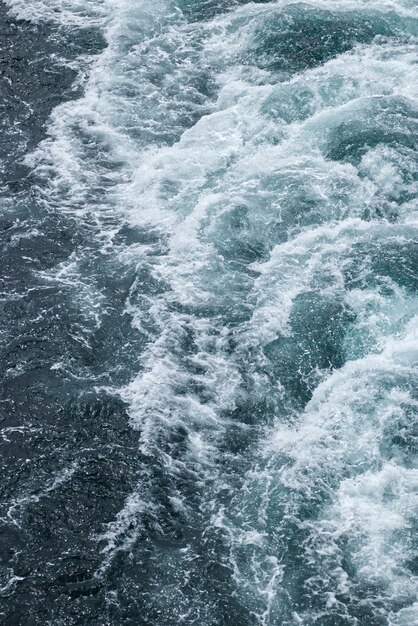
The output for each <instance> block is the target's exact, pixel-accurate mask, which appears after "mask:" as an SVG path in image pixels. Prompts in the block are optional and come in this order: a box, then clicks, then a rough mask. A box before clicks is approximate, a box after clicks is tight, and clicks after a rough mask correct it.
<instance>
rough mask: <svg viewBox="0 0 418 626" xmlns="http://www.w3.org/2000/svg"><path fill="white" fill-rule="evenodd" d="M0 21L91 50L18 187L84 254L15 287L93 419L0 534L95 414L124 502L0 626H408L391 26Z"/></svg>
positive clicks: (410, 218) (385, 5) (338, 14)
mask: <svg viewBox="0 0 418 626" xmlns="http://www.w3.org/2000/svg"><path fill="white" fill-rule="evenodd" d="M7 4H8V6H9V8H10V11H11V15H12V16H14V17H15V18H18V19H23V20H27V21H29V22H31V23H35V24H39V23H41V24H43V23H47V24H51V25H54V27H55V28H57V33H58V35H57V36H58V37H59V33H60V29H66V32H67V31H68V30H69V31H70V32H75V33H81V35H80V37H81V39H80V40H81V42H83V37H84V38H86V37H87V35H86V34H88V33H91V32H93V30H92V29H95V32H96V31H97V32H99V33H101V35H102V36H103V37H104V40H105V42H106V47H105V46H104V45H103V46H97V49H95V50H92V49H91V48H92V46H93V47H94V45H96V44H95V43H94V42H95V41H96V42H97V41H98V39H97V37H96V38H95V39H94V38H93V39H92V38H91V37H90V39H88V38H87V39H88V41H89V42H90V43H87V39H85V42H86V43H85V55H84V56H83V54H80V55H79V57H78V58H76V59H74V58H72V59H71V60H68V61H67V63H68V64H70V66H71V68H72V69H73V70H75V71H77V72H78V74H77V75H78V78H77V79H76V83H77V85H78V87H77V88H78V89H79V90H80V92H79V93H77V94H76V96H75V97H74V98H73V99H72V100H69V101H67V102H64V103H63V104H60V105H59V106H57V107H55V108H54V109H53V110H52V113H51V115H50V117H49V121H48V123H47V134H46V137H45V138H44V139H43V140H41V141H40V142H39V143H38V145H37V147H36V148H35V149H31V150H30V151H28V152H27V154H26V156H25V158H24V164H25V167H27V168H28V170H29V171H30V172H31V175H32V176H33V181H34V182H33V183H32V188H31V189H32V193H33V194H34V195H33V197H34V198H35V201H36V203H38V205H39V206H40V207H43V210H46V211H48V213H49V214H51V215H58V216H60V219H66V220H69V221H70V222H71V224H73V226H74V228H75V229H76V231H79V232H82V233H84V234H83V240H82V241H81V243H78V244H77V243H75V244H74V246H73V248H72V249H71V251H70V252H69V253H68V254H67V255H66V257H65V258H64V259H60V260H59V261H58V260H57V261H56V262H54V263H51V264H50V266H49V267H47V268H42V270H41V271H39V272H38V278H39V280H40V281H41V283H42V284H44V285H45V286H49V287H51V286H58V287H59V289H62V290H64V291H65V294H66V298H67V299H68V301H69V302H70V303H71V307H72V309H71V310H72V311H73V313H72V315H75V316H77V319H78V322H77V324H78V329H79V330H78V331H77V332H78V333H79V334H77V341H79V343H80V344H82V345H83V346H84V347H85V350H86V351H87V353H88V355H89V356H86V357H83V358H82V359H80V358H78V357H74V356H73V353H72V352H71V350H70V349H68V350H58V349H57V350H56V352H55V353H54V357H53V359H52V356H51V363H50V371H51V372H53V373H54V374H53V375H54V376H59V377H62V379H63V380H65V381H68V390H67V387H65V389H66V391H65V393H66V394H67V397H70V396H71V394H72V385H73V384H74V385H81V386H82V390H80V391H77V394H75V395H76V396H77V398H76V400H75V401H76V403H77V402H79V404H80V403H81V400H80V398H84V395H83V394H87V396H88V394H89V393H92V392H93V391H94V393H95V394H98V397H99V398H101V397H104V396H106V398H111V399H112V402H114V406H116V407H119V408H117V409H112V408H110V409H109V411H110V412H109V411H108V410H107V409H106V411H107V412H105V419H104V423H103V425H102V423H101V420H102V418H103V412H100V411H99V412H97V411H96V412H95V411H90V410H89V411H87V410H86V412H85V413H83V416H82V420H84V421H83V422H80V426H77V428H76V435H74V439H73V440H72V443H70V444H69V445H70V449H71V455H72V456H71V455H70V456H66V457H65V462H63V463H62V464H60V463H59V462H58V460H57V462H56V464H55V466H54V468H53V470H52V474H53V477H54V476H55V479H54V478H53V479H52V482H51V481H49V482H46V483H45V486H44V487H39V481H41V482H42V480H41V478H42V477H40V476H38V477H36V470H35V475H30V478H29V482H27V483H26V484H23V483H22V485H21V486H19V487H18V488H17V492H16V493H14V494H12V495H11V496H8V499H7V498H6V500H5V503H6V504H5V507H6V508H5V511H7V515H8V516H9V520H10V516H11V517H12V518H13V520H14V522H16V525H17V526H18V527H22V525H23V526H24V525H25V524H30V523H31V522H30V519H29V518H30V515H29V514H28V516H27V517H25V514H24V513H23V512H22V511H23V510H24V509H25V507H26V503H28V507H29V506H30V507H32V508H33V507H35V509H36V506H37V502H39V501H46V502H48V501H49V498H50V497H52V496H51V495H50V494H52V493H54V494H55V492H57V493H59V490H60V489H61V488H62V485H67V484H68V485H71V484H72V483H71V481H72V480H73V475H75V474H76V473H77V472H78V471H79V470H78V469H77V468H78V467H79V465H77V463H78V462H79V457H78V452H79V451H80V450H82V449H83V450H84V448H83V432H84V430H83V429H84V428H87V429H88V428H93V429H97V433H100V432H101V431H102V434H101V435H95V437H97V436H98V437H100V436H104V435H103V432H108V429H109V428H110V429H112V419H113V417H112V416H113V415H114V414H115V415H117V420H119V421H120V420H122V419H123V418H121V417H120V415H121V413H120V411H121V409H120V406H123V407H124V410H125V411H126V424H125V426H124V430H123V433H125V431H126V432H128V434H124V435H123V437H122V436H121V439H120V444H119V443H118V435H117V434H116V435H115V432H114V431H113V430H112V448H111V450H112V451H114V450H117V457H115V459H116V460H115V462H114V464H113V465H112V467H113V469H112V472H118V473H117V476H118V477H119V476H123V475H125V474H126V475H127V474H128V473H129V476H130V478H129V480H127V482H126V483H125V482H124V483H123V485H124V487H123V497H122V495H121V491H120V490H119V489H118V487H117V486H116V481H115V485H113V483H112V482H111V483H110V484H111V487H110V488H109V489H108V490H107V491H105V493H106V496H105V498H106V502H109V508H108V509H106V508H105V509H104V512H103V511H102V510H101V514H100V515H101V517H100V525H99V527H98V528H97V527H95V529H94V531H92V530H91V528H90V527H89V524H90V523H91V522H87V521H85V525H84V526H80V530H79V531H77V532H78V534H75V535H71V540H66V541H63V547H62V548H61V547H60V551H61V552H60V554H65V551H66V550H70V549H74V548H76V547H77V545H78V542H79V541H80V545H81V539H78V538H77V537H82V548H80V551H81V552H82V551H83V550H87V551H88V553H89V555H90V556H89V558H90V559H92V563H93V565H91V568H90V569H89V570H88V574H87V573H85V572H84V573H81V574H80V573H78V570H77V572H76V573H75V571H73V570H72V569H71V568H70V572H69V574H68V576H69V578H68V579H65V581H64V583H63V588H62V592H61V591H60V592H59V593H58V594H57V595H56V596H54V598H56V599H55V602H52V601H51V595H50V592H49V591H48V589H44V588H42V592H39V593H38V596H37V595H36V590H37V585H38V582H37V579H36V577H33V576H32V574H31V573H30V572H29V571H28V572H27V573H25V572H23V573H22V574H21V575H19V576H18V578H19V581H20V582H19V581H17V582H16V581H14V579H13V578H11V579H10V580H12V581H14V582H13V585H12V587H13V593H12V594H9V595H10V597H9V596H8V597H9V600H8V602H9V604H8V607H9V608H8V609H7V611H8V612H7V613H6V614H5V615H6V618H5V619H6V622H5V623H8V624H14V623H21V622H20V621H15V622H13V618H12V617H11V616H13V610H14V609H13V607H16V606H19V603H21V602H22V601H23V600H22V598H24V594H25V593H27V592H25V591H24V589H25V587H24V585H28V587H27V588H30V589H31V590H32V591H33V596H31V597H33V598H34V599H33V604H32V605H31V606H32V607H35V608H34V610H35V613H34V615H35V617H34V621H33V623H34V624H38V623H39V624H40V623H43V624H51V625H52V624H53V625H54V626H55V625H57V626H58V625H61V624H66V625H67V624H112V625H119V624H138V625H141V626H142V625H144V626H145V625H149V626H151V625H152V626H174V625H176V626H177V625H180V624H185V625H191V624H196V625H198V626H215V625H216V626H256V625H260V626H296V625H298V624H302V625H303V626H314V625H315V626H414V625H415V624H418V579H417V574H418V573H417V552H416V547H417V543H416V537H417V534H416V533H417V505H418V497H417V488H418V467H417V434H418V430H417V413H418V393H417V382H418V381H417V378H418V369H417V365H418V308H417V307H418V237H417V235H418V221H417V215H418V214H417V209H418V204H417V191H418V176H417V166H418V64H417V59H418V57H417V50H418V47H417V37H418V8H417V5H416V3H415V2H413V1H412V0H398V1H397V2H394V1H392V0H381V1H379V0H357V1H356V2H354V1H352V0H337V1H333V2H331V1H330V0H318V1H311V2H293V1H291V0H280V1H278V2H244V1H241V0H240V1H238V0H237V1H233V0H230V1H228V2H217V1H215V0H206V1H203V0H196V1H191V0H153V1H152V2H151V1H150V0H138V1H136V2H135V1H134V0H118V1H116V0H102V1H99V0H96V1H95V0H81V1H80V2H70V0H51V1H48V2H47V0H30V1H28V0H27V1H25V2H20V0H8V3H7ZM88 52H89V54H90V56H89V57H88V59H87V56H86V55H87V53H88ZM62 55H63V56H64V57H65V47H64V48H63V49H62ZM10 210H11V209H9V211H10ZM61 332H63V333H65V331H64V330H62V331H61ZM83 349H84V348H83ZM51 350H52V348H51ZM51 354H52V352H51ZM51 376H52V374H51ZM72 381H74V383H73V382H72ZM80 381H81V382H80ZM45 385H46V386H47V387H48V379H46V382H45ZM77 390H78V387H77ZM88 397H90V396H88ZM62 402H63V407H64V408H63V410H64V415H65V416H66V419H67V420H72V419H78V417H77V418H75V417H74V415H75V414H76V415H77V416H78V415H79V413H77V411H79V408H76V409H75V411H76V413H75V414H74V413H71V412H69V410H68V407H67V405H66V404H65V402H64V401H62ZM78 406H79V405H78V404H77V407H78ZM83 406H84V405H83ZM106 406H107V405H106ZM110 406H111V407H112V406H113V404H111V405H110ZM83 410H84V409H83ZM113 411H115V413H114V412H113ZM114 419H116V418H114ZM119 421H118V424H119ZM77 424H78V422H77ZM118 428H119V426H118ZM121 428H122V427H121ZM103 429H105V430H104V431H103ZM89 432H90V431H89ZM118 432H119V431H118ZM129 433H131V434H129ZM132 433H134V435H132ZM93 440H95V439H94V437H92V441H93ZM127 441H128V443H127ZM92 445H93V444H92ZM128 448H129V452H128ZM124 450H125V451H126V455H125V452H124ZM80 453H81V452H80ZM100 454H102V455H103V457H106V454H107V453H106V452H103V451H101V453H100ZM109 454H110V455H113V454H114V452H109ZM70 458H71V459H72V461H71V462H70ZM100 458H101V457H100ZM112 458H113V457H112ZM54 463H55V461H54ZM74 463H75V465H74ZM83 467H84V466H82V468H81V470H80V471H81V478H80V480H81V479H82V478H83V474H82V472H83V471H84V470H83ZM115 468H117V469H115ZM97 471H98V472H99V474H98V480H97V483H94V484H93V486H92V488H91V497H92V498H95V497H96V496H95V490H100V489H101V485H102V482H103V481H102V480H101V474H100V470H97ZM112 472H111V473H112ZM115 475H116V474H115ZM86 476H87V474H86V475H85V477H86ZM109 480H111V479H109ZM117 480H118V481H119V478H118V479H117ZM116 492H117V498H116V496H115V498H114V501H113V505H111V504H110V503H111V502H112V497H113V496H112V494H113V493H116ZM84 493H85V492H84V491H83V494H84ZM37 498H38V499H37ZM97 506H99V505H97ZM35 509H34V510H33V511H32V515H36V511H35ZM25 510H26V509H25ZM31 510H32V509H31ZM92 515H93V517H94V514H92ZM45 519H49V518H48V517H46V518H45ZM87 519H90V518H86V520H87ZM57 523H58V524H59V528H60V532H61V533H62V536H63V537H67V535H66V533H67V523H66V521H65V519H64V520H59V521H58V522H57ZM71 523H73V522H71ZM74 524H75V522H74ZM19 525H20V526H19ZM77 528H78V527H77ZM16 532H17V531H16ZM29 536H30V535H29ZM42 545H43V544H42ZM86 546H87V547H86ZM42 554H43V553H42ZM42 558H44V557H42ZM47 558H49V557H46V556H45V559H47ZM57 558H58V557H57ZM59 558H61V556H60V557H59ZM45 562H46V561H45ZM87 569H88V568H87ZM87 569H86V571H87ZM83 571H84V570H83ZM15 575H16V574H15ZM66 575H67V574H66ZM83 576H84V578H83ZM54 580H55V579H54ZM80 581H83V585H84V587H83V590H84V591H83V590H82V591H79V589H78V587H77V590H78V591H77V593H74V594H73V596H72V599H71V600H67V599H65V600H64V596H65V597H66V596H67V595H68V589H70V587H67V586H66V585H70V584H71V585H73V584H75V583H77V584H78V583H79V582H80ZM86 581H87V582H86ZM92 581H93V582H92ZM7 584H10V581H9V583H7ZM86 586H87V587H88V592H87V591H85V588H86ZM10 588H11V587H8V589H10ZM20 589H22V591H20ZM71 589H73V588H72V587H71ZM32 591H31V593H32ZM54 593H55V592H54ZM19 594H21V595H19ZM60 594H61V595H60ZM39 598H41V599H39ZM60 598H61V600H62V602H63V603H64V604H63V607H64V608H63V609H62V610H61V609H58V608H57V604H56V603H57V602H60ZM41 601H42V602H45V603H46V604H45V605H44V612H43V613H42V612H41V609H40V608H39V607H40V603H41ZM31 602H32V600H31ZM45 606H46V607H47V608H46V609H45ZM41 616H42V617H41ZM7 619H8V620H9V621H7ZM42 620H44V621H42ZM22 623H23V622H22Z"/></svg>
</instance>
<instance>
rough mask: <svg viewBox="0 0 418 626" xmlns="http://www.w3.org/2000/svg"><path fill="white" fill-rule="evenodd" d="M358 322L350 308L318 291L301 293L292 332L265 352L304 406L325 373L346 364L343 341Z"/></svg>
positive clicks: (295, 398)
mask: <svg viewBox="0 0 418 626" xmlns="http://www.w3.org/2000/svg"><path fill="white" fill-rule="evenodd" d="M353 321H354V316H353V315H352V313H351V312H350V311H349V309H348V308H347V307H346V306H345V305H344V304H343V303H340V302H337V301H335V300H333V299H329V300H327V299H326V298H324V297H323V296H322V295H321V294H319V293H316V292H311V293H305V294H302V295H300V296H298V297H297V298H296V299H295V301H294V305H293V309H292V314H291V318H290V322H289V325H290V328H291V335H290V336H289V337H280V338H278V339H276V340H275V341H273V342H272V343H270V344H268V346H266V347H265V349H264V352H265V354H266V356H267V357H268V358H269V359H270V361H271V364H272V368H273V370H274V373H275V376H276V377H277V378H278V380H279V381H280V383H281V384H282V385H283V386H284V387H285V388H286V389H287V391H288V393H290V394H291V396H292V397H293V398H294V401H295V402H296V403H297V405H300V406H302V407H303V406H304V405H305V404H306V403H307V402H308V401H309V400H310V398H311V395H312V392H313V390H314V389H315V388H316V387H317V386H318V383H319V382H320V380H321V377H322V376H323V375H324V372H329V371H330V370H331V371H332V370H333V369H339V368H341V367H342V365H343V364H344V361H345V356H344V350H343V340H344V334H345V332H346V330H347V327H348V325H349V324H350V323H351V322H353Z"/></svg>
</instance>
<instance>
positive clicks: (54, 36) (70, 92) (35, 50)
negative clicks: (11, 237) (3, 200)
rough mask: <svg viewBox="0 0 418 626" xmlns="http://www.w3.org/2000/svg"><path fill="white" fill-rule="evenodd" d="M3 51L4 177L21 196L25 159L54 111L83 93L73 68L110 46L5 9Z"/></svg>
mask: <svg viewBox="0 0 418 626" xmlns="http://www.w3.org/2000/svg"><path fill="white" fill-rule="evenodd" d="M0 46H1V48H0V49H1V58H0V116H1V127H0V128H1V137H0V159H1V162H2V168H1V170H0V171H1V178H2V179H3V182H5V183H6V184H8V185H11V186H12V189H13V190H14V191H16V190H18V189H19V188H20V187H21V185H22V184H24V181H25V177H26V175H27V174H28V169H27V168H25V166H24V165H23V164H22V158H23V156H24V155H25V153H27V152H29V151H30V150H32V149H33V148H34V147H35V146H36V145H37V144H38V143H39V141H41V139H43V138H44V137H45V124H46V121H47V119H48V117H49V115H50V113H51V111H52V109H53V108H54V107H56V106H57V105H58V104H60V103H61V102H64V101H66V100H71V99H73V98H75V97H76V96H77V95H80V93H81V92H80V89H79V88H74V81H75V79H76V76H77V73H76V70H75V69H72V68H71V67H70V66H69V65H68V62H69V61H71V60H75V59H76V58H77V56H78V55H79V54H86V55H88V54H96V53H97V52H99V51H101V50H103V48H104V46H105V42H104V39H103V37H102V35H101V34H100V32H99V31H98V30H97V29H88V30H84V31H80V30H79V31H74V30H71V31H70V30H67V31H66V30H65V29H64V28H62V29H60V30H59V31H58V29H57V27H54V26H52V25H48V24H32V23H29V22H25V21H23V20H17V19H16V18H14V17H12V16H10V15H9V14H8V8H7V7H6V6H5V5H4V4H3V3H1V4H0ZM61 55H62V56H63V57H65V62H64V60H63V59H62V56H61Z"/></svg>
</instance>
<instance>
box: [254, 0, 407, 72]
mask: <svg viewBox="0 0 418 626" xmlns="http://www.w3.org/2000/svg"><path fill="white" fill-rule="evenodd" d="M404 34H407V35H410V34H415V35H416V34H417V25H416V23H414V21H413V20H402V18H401V17H400V16H399V15H397V14H396V13H387V14H384V13H377V12H367V13H366V12H365V13H362V12H360V11H345V12H334V11H326V10H322V9H316V8H314V7H312V6H311V5H309V4H296V5H291V6H289V7H286V8H285V9H284V10H282V11H280V12H278V13H277V14H276V15H273V16H269V19H268V21H267V20H266V22H265V23H264V25H263V26H262V27H260V28H259V29H258V31H257V32H256V35H255V41H256V44H255V46H254V48H253V49H251V51H250V57H249V59H248V60H249V62H251V61H252V60H253V58H255V59H256V63H257V65H258V66H260V67H262V68H263V69H267V70H270V71H282V72H289V73H295V72H301V71H304V70H307V69H310V68H313V67H316V66H318V65H322V64H323V63H325V62H326V61H329V60H330V59H332V58H335V57H336V56H338V55H340V54H343V53H344V52H348V51H349V50H351V49H352V48H353V47H354V46H355V45H356V44H370V43H372V41H373V40H374V39H375V38H376V37H378V36H380V37H384V38H388V37H398V36H402V35H404Z"/></svg>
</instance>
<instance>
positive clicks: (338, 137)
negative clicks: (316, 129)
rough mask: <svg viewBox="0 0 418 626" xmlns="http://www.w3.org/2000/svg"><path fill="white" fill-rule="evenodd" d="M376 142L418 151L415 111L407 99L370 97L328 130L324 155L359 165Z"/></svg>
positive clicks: (417, 114)
mask: <svg viewBox="0 0 418 626" xmlns="http://www.w3.org/2000/svg"><path fill="white" fill-rule="evenodd" d="M378 145H383V146H389V147H391V148H398V147H399V148H400V149H401V150H405V149H409V150H410V151H412V152H413V153H415V154H416V152H417V150H418V111H417V109H416V107H415V105H414V104H413V103H412V102H411V101H410V100H408V99H407V98H399V97H392V98H386V97H379V98H373V99H372V100H371V101H370V102H369V103H368V106H367V105H366V106H365V108H364V109H363V110H360V111H356V114H355V116H354V115H353V118H352V119H349V120H344V121H342V122H341V124H339V125H338V126H337V127H336V128H335V129H334V130H333V131H331V133H330V138H329V140H328V149H327V150H326V156H327V157H328V158H329V159H332V160H334V161H345V162H349V163H353V164H355V165H358V164H359V162H360V160H361V159H362V157H363V156H364V155H365V154H366V152H368V151H369V150H371V149H373V148H375V147H376V146H378Z"/></svg>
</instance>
